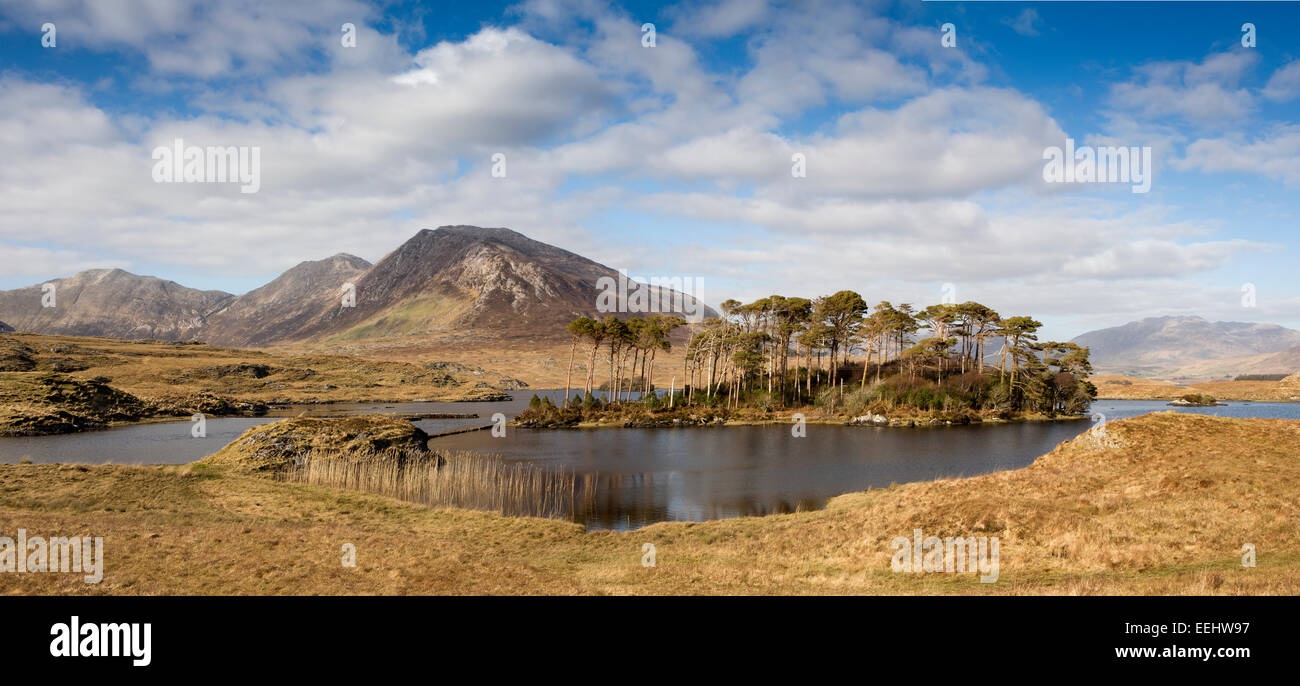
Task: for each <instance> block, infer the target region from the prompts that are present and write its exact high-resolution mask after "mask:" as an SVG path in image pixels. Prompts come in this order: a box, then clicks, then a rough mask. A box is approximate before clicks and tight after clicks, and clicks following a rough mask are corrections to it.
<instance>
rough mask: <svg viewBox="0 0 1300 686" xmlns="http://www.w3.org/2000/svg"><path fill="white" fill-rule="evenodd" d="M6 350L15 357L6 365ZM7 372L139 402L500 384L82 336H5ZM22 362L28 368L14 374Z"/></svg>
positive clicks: (413, 360)
mask: <svg viewBox="0 0 1300 686" xmlns="http://www.w3.org/2000/svg"><path fill="white" fill-rule="evenodd" d="M6 351H16V352H15V353H14V354H12V355H11V357H10V358H6V357H5V356H4V353H5V352H6ZM6 359H9V360H10V366H12V367H13V368H12V370H11V371H14V372H20V373H26V374H34V373H39V372H42V371H60V372H63V373H66V374H68V375H69V376H70V377H72V378H75V379H90V378H94V377H104V378H106V379H108V383H109V384H110V385H111V386H112V387H113V388H116V389H119V390H122V391H125V392H127V393H131V394H132V395H136V396H138V397H141V398H147V399H168V398H179V397H185V396H191V395H194V394H198V393H211V394H216V395H218V396H221V397H224V398H229V399H231V400H237V401H245V402H262V403H272V402H275V403H281V402H400V401H410V400H417V399H423V400H462V399H470V398H476V397H482V396H484V395H485V394H487V393H489V392H491V389H483V388H476V387H475V386H477V384H479V383H487V384H488V385H489V386H496V385H500V384H501V383H502V382H503V381H504V379H503V377H502V376H500V375H494V374H491V373H489V372H482V371H481V372H480V373H479V374H474V373H473V371H474V370H459V369H457V370H451V371H448V370H445V369H437V368H431V367H428V366H426V365H427V364H428V363H432V362H443V361H445V360H443V359H440V358H436V357H427V356H415V355H413V356H411V357H408V358H406V359H404V360H400V361H399V360H373V359H365V358H362V357H356V356H346V355H326V354H311V355H306V354H302V352H301V351H300V350H295V349H287V348H286V349H279V350H276V351H274V352H265V351H261V350H244V349H237V348H221V347H217V346H212V345H206V344H178V343H164V342H149V341H128V340H121V339H115V338H94V337H86V336H44V335H39V334H6V335H3V336H0V362H4V361H5V360H6ZM24 360H30V361H31V362H32V363H34V367H33V368H32V369H30V370H28V369H22V368H20V363H21V362H22V361H24Z"/></svg>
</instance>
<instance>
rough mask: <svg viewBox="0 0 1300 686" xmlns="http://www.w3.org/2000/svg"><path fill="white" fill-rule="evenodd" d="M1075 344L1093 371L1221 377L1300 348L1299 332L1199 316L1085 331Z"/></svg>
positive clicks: (1164, 318) (1268, 325) (1140, 322)
mask: <svg viewBox="0 0 1300 686" xmlns="http://www.w3.org/2000/svg"><path fill="white" fill-rule="evenodd" d="M1074 342H1075V343H1078V344H1079V345H1081V346H1087V347H1088V348H1089V349H1090V350H1091V351H1092V362H1093V365H1094V367H1096V368H1097V369H1098V370H1106V371H1109V372H1112V373H1124V374H1132V375H1135V376H1155V375H1170V374H1179V373H1180V372H1189V371H1191V372H1195V371H1196V370H1199V371H1200V372H1201V373H1202V374H1204V375H1222V374H1224V373H1229V374H1231V373H1234V372H1232V371H1231V370H1233V369H1241V370H1242V371H1254V370H1257V369H1260V366H1259V364H1258V363H1259V362H1260V361H1261V360H1262V359H1266V357H1268V356H1271V355H1272V354H1278V353H1283V352H1284V351H1288V350H1290V349H1292V348H1296V347H1300V331H1295V330H1293V329H1288V328H1286V327H1282V326H1277V325H1275V324H1256V323H1249V322H1211V321H1208V320H1206V319H1204V318H1203V317H1150V318H1147V319H1143V320H1140V321H1136V322H1129V323H1128V324H1124V325H1123V326H1116V327H1111V328H1108V329H1099V330H1097V331H1090V332H1088V333H1085V334H1082V335H1080V336H1077V337H1075V338H1074ZM1238 358H1241V359H1238ZM1247 358H1248V359H1247ZM1283 358H1284V356H1279V357H1278V358H1277V359H1276V360H1275V362H1277V363H1278V364H1285V363H1286V362H1285V360H1284V359H1283ZM1211 361H1219V362H1211ZM1235 373H1242V372H1241V371H1238V372H1235ZM1198 375H1199V374H1198Z"/></svg>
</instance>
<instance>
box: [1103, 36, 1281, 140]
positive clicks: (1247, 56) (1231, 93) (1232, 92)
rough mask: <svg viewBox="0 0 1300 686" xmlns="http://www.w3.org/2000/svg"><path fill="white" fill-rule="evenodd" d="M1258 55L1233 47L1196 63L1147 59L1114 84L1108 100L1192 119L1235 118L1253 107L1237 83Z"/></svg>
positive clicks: (1145, 112)
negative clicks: (1130, 77)
mask: <svg viewBox="0 0 1300 686" xmlns="http://www.w3.org/2000/svg"><path fill="white" fill-rule="evenodd" d="M1257 61H1258V58H1257V57H1256V56H1255V54H1254V53H1253V52H1251V51H1235V52H1226V53H1217V54H1213V55H1209V56H1207V57H1206V58H1205V59H1204V60H1202V61H1201V62H1200V63H1196V62H1190V61H1177V62H1152V63H1149V64H1146V65H1143V66H1141V67H1138V68H1137V69H1135V70H1134V71H1135V72H1136V73H1137V77H1138V78H1136V79H1134V80H1132V81H1127V82H1124V83H1119V84H1115V85H1114V86H1113V87H1112V88H1111V92H1110V98H1109V101H1110V104H1111V105H1112V106H1114V107H1117V108H1120V109H1124V110H1130V111H1133V112H1135V113H1137V114H1139V115H1141V116H1143V117H1149V118H1159V117H1179V118H1182V119H1184V120H1186V121H1189V122H1193V123H1196V124H1212V123H1220V122H1224V121H1231V120H1235V119H1240V118H1243V117H1245V116H1247V115H1249V114H1250V113H1251V112H1252V111H1254V108H1255V102H1254V96H1253V95H1252V94H1251V93H1250V91H1249V90H1247V89H1245V88H1241V87H1239V84H1240V82H1241V80H1242V79H1243V78H1244V77H1245V75H1246V73H1247V72H1248V71H1249V70H1250V69H1252V68H1253V67H1254V65H1255V63H1256V62H1257Z"/></svg>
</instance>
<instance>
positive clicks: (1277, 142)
mask: <svg viewBox="0 0 1300 686" xmlns="http://www.w3.org/2000/svg"><path fill="white" fill-rule="evenodd" d="M1176 166H1177V167H1178V168H1180V169H1186V170H1199V171H1205V172H1242V173H1247V174H1258V175H1260V176H1265V177H1268V178H1272V179H1277V180H1280V181H1282V182H1283V183H1285V184H1286V185H1287V186H1289V187H1293V188H1294V187H1300V126H1279V127H1277V128H1275V129H1273V130H1271V131H1269V132H1267V133H1265V134H1264V135H1261V136H1259V137H1257V138H1255V139H1254V140H1246V139H1245V138H1244V137H1242V136H1233V137H1224V138H1203V139H1200V140H1197V141H1194V142H1193V143H1191V144H1190V145H1188V146H1187V150H1186V153H1185V155H1184V157H1183V159H1182V160H1180V161H1179V162H1178V163H1177V165H1176Z"/></svg>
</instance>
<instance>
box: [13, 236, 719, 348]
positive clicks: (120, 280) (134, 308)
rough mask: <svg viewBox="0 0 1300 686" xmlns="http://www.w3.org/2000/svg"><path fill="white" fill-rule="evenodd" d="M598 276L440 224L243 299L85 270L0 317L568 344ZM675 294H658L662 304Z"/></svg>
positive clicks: (54, 328)
mask: <svg viewBox="0 0 1300 686" xmlns="http://www.w3.org/2000/svg"><path fill="white" fill-rule="evenodd" d="M105 272H113V273H114V276H113V277H112V278H111V279H105V278H104V277H103V276H102V274H103V273H105ZM602 278H608V279H613V280H617V279H618V278H619V273H618V272H617V271H615V270H614V269H611V268H609V267H606V266H604V265H602V264H599V263H597V262H594V261H592V260H590V259H587V258H585V257H582V256H581V255H577V254H575V253H572V252H569V251H567V250H563V249H560V248H557V247H555V246H552V245H548V244H546V243H542V242H540V241H535V240H533V239H530V238H528V237H527V236H524V235H523V234H520V233H518V232H516V231H512V230H510V229H504V228H479V227H474V226H444V227H440V228H438V229H424V230H422V231H420V232H418V233H417V234H415V235H414V236H412V237H411V238H410V239H409V240H407V241H406V242H405V243H403V244H402V245H400V246H398V248H397V249H396V250H394V251H392V252H391V253H389V254H388V255H386V256H385V257H384V258H383V259H381V260H380V261H379V262H377V263H375V264H374V265H371V264H370V263H368V262H366V261H365V260H363V259H361V258H359V257H356V256H353V255H347V254H343V253H340V254H337V255H334V256H333V257H329V258H326V259H323V260H315V261H307V262H302V263H300V264H298V265H297V266H295V267H293V268H291V269H289V270H288V271H286V272H284V273H283V274H281V275H280V276H279V277H277V278H276V279H274V280H273V281H271V282H270V283H267V284H266V285H264V286H262V287H260V288H257V289H254V290H252V291H249V292H248V293H245V294H243V295H240V296H234V295H231V294H229V293H225V292H221V291H196V290H193V289H187V288H185V287H183V286H180V285H179V284H175V283H173V282H170V281H162V280H161V279H156V278H154V277H149V276H136V275H134V274H129V273H127V272H123V271H121V270H92V271H88V272H82V273H80V274H77V275H76V276H73V277H69V278H68V279H58V280H55V281H53V282H51V283H54V284H55V288H56V293H57V295H58V303H57V306H56V307H53V308H43V307H42V306H41V294H42V293H41V286H40V285H35V286H30V287H27V288H21V289H17V290H12V291H3V292H0V318H2V319H4V320H6V321H10V322H12V323H13V324H14V326H15V328H17V329H19V330H22V331H31V332H35V333H65V334H75V335H93V336H114V337H120V338H160V339H166V340H191V339H196V340H204V341H207V342H210V343H214V344H218V345H226V346H235V347H238V346H259V345H267V344H271V343H278V342H289V341H295V342H297V341H302V342H316V341H329V342H335V343H338V342H349V341H359V340H370V339H379V338H392V337H400V336H414V335H425V334H448V333H450V334H455V333H461V332H486V333H492V334H497V335H507V336H520V337H527V336H536V337H552V338H554V337H566V336H567V334H566V333H565V330H564V325H565V324H567V323H568V322H569V321H571V320H573V319H574V318H576V317H579V316H591V317H603V316H606V315H605V313H602V312H598V311H596V304H597V295H598V293H599V285H598V284H599V283H600V280H601V279H602ZM346 284H351V285H352V287H351V290H350V293H351V294H352V295H353V296H354V298H353V300H351V301H346V300H345V298H344V297H343V296H344V287H345V285H346ZM673 293H674V292H673V291H669V290H667V289H660V294H661V296H660V299H661V302H662V303H665V304H667V303H670V302H673V298H672V297H671V295H672V294H673ZM65 294H66V296H67V297H70V298H71V299H65ZM676 302H677V303H679V304H680V303H682V302H685V303H686V306H685V308H680V307H679V308H678V309H677V311H676V313H677V314H683V315H685V314H692V313H700V314H703V316H717V312H715V311H714V310H712V309H709V308H707V307H705V306H703V303H698V307H696V301H695V300H694V298H692V297H691V296H689V295H685V294H678V300H677V301H676ZM663 309H665V310H668V309H671V308H669V307H666V306H665V307H663ZM121 313H126V314H127V315H128V316H127V317H126V318H125V321H121V320H122V319H123V318H122V317H121V316H120V315H121ZM620 316H625V315H620Z"/></svg>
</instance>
